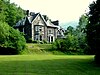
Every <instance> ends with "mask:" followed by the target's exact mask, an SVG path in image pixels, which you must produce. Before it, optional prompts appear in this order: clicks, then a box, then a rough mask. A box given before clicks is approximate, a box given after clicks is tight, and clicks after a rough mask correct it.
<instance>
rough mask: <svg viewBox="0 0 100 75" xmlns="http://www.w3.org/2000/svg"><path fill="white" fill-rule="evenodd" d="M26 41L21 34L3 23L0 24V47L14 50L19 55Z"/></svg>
mask: <svg viewBox="0 0 100 75" xmlns="http://www.w3.org/2000/svg"><path fill="white" fill-rule="evenodd" d="M25 44H26V40H25V38H24V36H23V34H22V33H20V32H19V31H18V30H15V29H13V28H12V27H10V26H9V25H7V24H6V23H4V22H0V47H2V48H3V47H4V48H6V49H7V48H11V49H14V50H15V52H16V53H20V52H21V51H22V50H24V49H25V47H26V46H25Z"/></svg>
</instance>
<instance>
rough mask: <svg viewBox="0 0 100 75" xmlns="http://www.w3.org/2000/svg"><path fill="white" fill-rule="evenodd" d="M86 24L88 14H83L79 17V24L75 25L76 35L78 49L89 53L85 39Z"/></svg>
mask: <svg viewBox="0 0 100 75" xmlns="http://www.w3.org/2000/svg"><path fill="white" fill-rule="evenodd" d="M87 24H88V15H87V14H83V15H82V16H81V17H80V19H79V25H78V26H77V27H76V36H77V39H78V44H79V47H80V50H82V51H83V52H84V53H85V54H91V52H90V49H89V47H88V44H87V41H86V25H87Z"/></svg>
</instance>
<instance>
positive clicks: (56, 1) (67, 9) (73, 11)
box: [10, 0, 93, 23]
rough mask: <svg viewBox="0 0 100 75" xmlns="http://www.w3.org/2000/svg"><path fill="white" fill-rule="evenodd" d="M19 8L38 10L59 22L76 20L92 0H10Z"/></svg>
mask: <svg viewBox="0 0 100 75" xmlns="http://www.w3.org/2000/svg"><path fill="white" fill-rule="evenodd" d="M10 1H11V2H15V4H17V5H19V6H20V7H21V8H23V9H25V10H30V11H33V12H36V13H37V12H40V13H41V14H42V15H43V14H45V15H47V16H48V17H49V18H50V19H52V20H59V21H60V23H66V22H70V21H78V19H79V17H80V16H81V15H82V14H84V13H85V11H86V10H88V6H89V4H90V3H91V2H92V1H93V0H10Z"/></svg>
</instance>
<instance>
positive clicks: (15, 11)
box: [0, 0, 25, 26]
mask: <svg viewBox="0 0 100 75" xmlns="http://www.w3.org/2000/svg"><path fill="white" fill-rule="evenodd" d="M0 15H1V17H0V21H4V22H6V23H8V24H9V25H10V26H14V25H15V24H16V22H17V21H19V20H20V19H22V18H23V17H24V16H25V10H23V9H22V8H20V7H17V5H16V4H14V3H10V1H9V0H0Z"/></svg>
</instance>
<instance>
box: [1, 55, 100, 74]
mask: <svg viewBox="0 0 100 75" xmlns="http://www.w3.org/2000/svg"><path fill="white" fill-rule="evenodd" d="M0 75H100V67H97V66H96V65H94V64H93V56H85V55H15V56H13V55H12V56H0Z"/></svg>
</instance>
